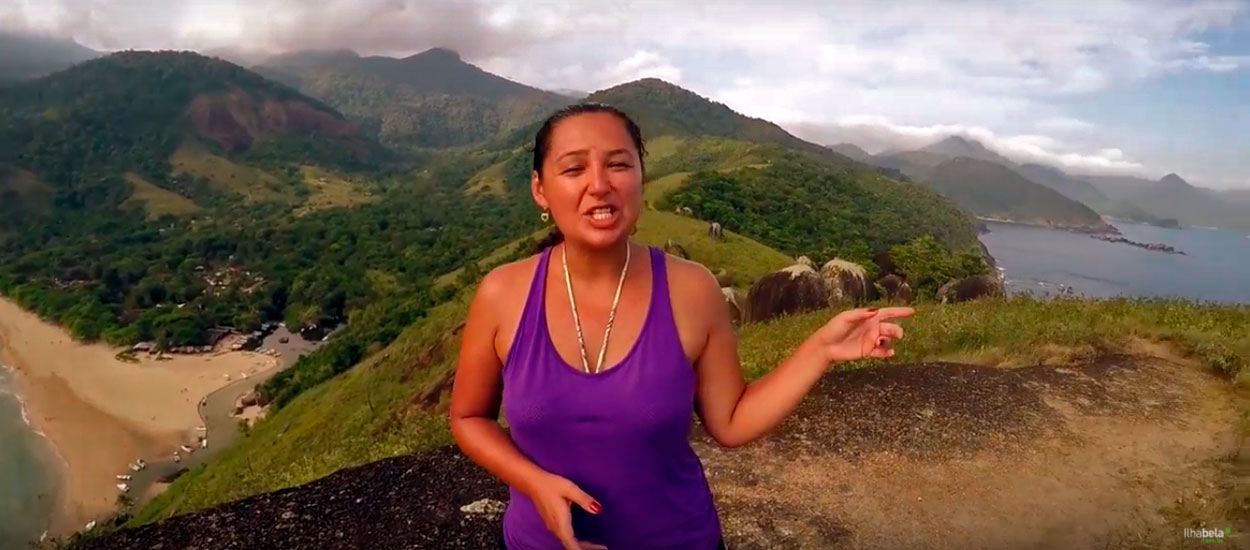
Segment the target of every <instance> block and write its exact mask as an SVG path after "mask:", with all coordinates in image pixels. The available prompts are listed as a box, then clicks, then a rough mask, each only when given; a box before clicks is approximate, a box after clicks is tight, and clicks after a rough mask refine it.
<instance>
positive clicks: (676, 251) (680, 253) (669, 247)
mask: <svg viewBox="0 0 1250 550" xmlns="http://www.w3.org/2000/svg"><path fill="white" fill-rule="evenodd" d="M664 252H667V253H669V254H672V255H674V256H677V257H678V258H681V259H683V260H689V259H690V254H687V253H686V248H685V247H683V246H682V245H680V244H677V243H675V242H673V239H669V240H668V241H667V242H665V243H664Z"/></svg>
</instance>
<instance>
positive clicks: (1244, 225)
mask: <svg viewBox="0 0 1250 550" xmlns="http://www.w3.org/2000/svg"><path fill="white" fill-rule="evenodd" d="M1087 179H1088V180H1089V182H1090V183H1092V184H1094V185H1095V186H1096V187H1098V189H1099V190H1101V191H1102V192H1103V193H1105V194H1106V195H1107V196H1109V197H1112V198H1114V199H1117V200H1120V201H1124V202H1129V203H1132V204H1134V205H1136V206H1138V207H1140V208H1141V209H1142V210H1144V211H1145V212H1147V213H1148V214H1150V215H1152V216H1156V217H1159V218H1172V219H1175V220H1177V221H1178V222H1179V223H1180V224H1181V225H1197V226H1203V227H1220V228H1227V229H1239V230H1241V229H1250V215H1247V213H1246V212H1247V210H1246V205H1245V204H1242V203H1238V202H1236V200H1235V198H1236V197H1234V200H1233V201H1230V200H1228V198H1227V197H1226V196H1221V195H1220V194H1218V193H1212V192H1211V191H1210V190H1207V189H1202V188H1198V187H1194V186H1193V185H1190V184H1189V182H1187V181H1185V180H1184V178H1181V177H1180V176H1178V175H1176V174H1168V175H1166V176H1164V177H1162V178H1160V179H1158V180H1155V181H1151V180H1148V179H1144V178H1136V177H1130V176H1089V177H1088V178H1087Z"/></svg>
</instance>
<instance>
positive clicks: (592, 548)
mask: <svg viewBox="0 0 1250 550" xmlns="http://www.w3.org/2000/svg"><path fill="white" fill-rule="evenodd" d="M578 544H581V545H582V550H608V547H607V546H604V545H602V544H595V543H593V542H584V541H579V542H578Z"/></svg>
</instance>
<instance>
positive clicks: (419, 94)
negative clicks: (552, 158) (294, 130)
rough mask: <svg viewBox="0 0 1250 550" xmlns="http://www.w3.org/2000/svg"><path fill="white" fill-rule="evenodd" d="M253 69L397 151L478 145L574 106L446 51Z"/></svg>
mask: <svg viewBox="0 0 1250 550" xmlns="http://www.w3.org/2000/svg"><path fill="white" fill-rule="evenodd" d="M255 70H256V71H257V72H259V73H261V74H263V75H265V76H267V77H270V78H272V79H274V80H277V81H280V82H284V83H286V84H289V85H291V86H293V87H295V88H297V89H299V90H301V91H302V92H304V93H306V94H308V95H310V96H312V97H316V98H320V99H322V100H323V101H325V102H326V103H328V104H330V105H332V106H334V107H335V108H337V109H339V110H340V111H342V112H343V113H344V114H346V115H347V116H349V117H351V118H352V119H353V120H355V121H357V122H358V123H359V124H360V125H361V126H362V127H363V128H366V129H368V130H369V131H370V132H371V133H373V134H375V135H376V136H377V137H378V139H380V140H381V141H382V142H383V143H386V144H388V145H391V146H397V147H460V146H470V145H475V144H477V145H480V144H482V143H485V142H487V141H488V140H491V139H493V138H497V137H499V136H501V135H505V134H506V133H508V132H509V131H511V130H513V129H515V128H517V127H519V126H522V125H525V124H528V123H530V122H532V121H534V120H538V119H540V118H542V117H544V116H546V115H547V114H548V113H549V112H550V111H553V110H555V109H557V108H559V107H560V106H562V105H565V104H567V103H570V102H571V101H572V99H571V98H569V97H567V96H563V95H559V94H555V93H552V92H547V91H544V90H539V89H537V88H533V87H530V86H526V85H524V84H520V83H517V82H513V81H511V80H508V79H506V78H503V77H500V76H497V75H494V74H491V73H488V72H486V71H483V70H481V69H479V68H478V67H475V66H473V65H471V64H469V63H466V62H464V61H463V60H461V58H460V56H459V54H457V53H456V52H454V51H451V50H448V49H443V48H434V49H430V50H427V51H424V52H422V53H419V54H416V55H413V56H409V57H405V58H402V59H397V58H392V57H380V56H374V57H362V56H360V55H358V54H357V53H356V52H353V51H351V50H312V51H302V52H294V53H290V54H285V55H280V56H275V57H273V58H270V59H269V60H268V61H266V62H265V63H264V64H263V65H260V66H257V67H255Z"/></svg>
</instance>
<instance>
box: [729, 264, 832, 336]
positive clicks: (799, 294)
mask: <svg viewBox="0 0 1250 550" xmlns="http://www.w3.org/2000/svg"><path fill="white" fill-rule="evenodd" d="M828 307H829V285H828V284H827V283H825V279H824V278H823V277H821V276H820V274H819V273H817V272H816V270H815V269H812V267H811V266H808V265H802V264H795V265H792V266H790V267H787V268H784V269H781V270H778V271H774V272H772V273H769V274H767V275H764V276H763V277H760V279H759V280H758V281H756V282H755V284H753V285H751V290H750V291H749V292H748V293H747V300H746V308H747V314H746V316H745V319H746V321H747V322H758V321H767V320H769V319H772V318H775V317H778V316H781V315H789V314H794V313H802V312H805V311H815V310H818V309H825V308H828Z"/></svg>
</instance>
